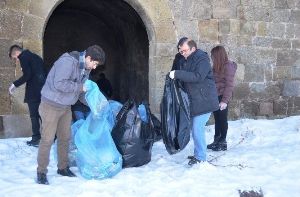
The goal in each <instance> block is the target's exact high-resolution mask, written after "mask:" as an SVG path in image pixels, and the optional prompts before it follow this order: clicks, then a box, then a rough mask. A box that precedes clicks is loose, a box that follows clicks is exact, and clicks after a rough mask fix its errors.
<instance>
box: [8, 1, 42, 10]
mask: <svg viewBox="0 0 300 197" xmlns="http://www.w3.org/2000/svg"><path fill="white" fill-rule="evenodd" d="M37 2H39V1H37ZM29 3H30V0H8V1H7V0H6V6H7V8H9V9H13V10H15V11H19V12H27V10H28V6H29ZM35 3H36V1H35Z"/></svg>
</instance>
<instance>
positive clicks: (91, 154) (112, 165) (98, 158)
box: [72, 80, 122, 179]
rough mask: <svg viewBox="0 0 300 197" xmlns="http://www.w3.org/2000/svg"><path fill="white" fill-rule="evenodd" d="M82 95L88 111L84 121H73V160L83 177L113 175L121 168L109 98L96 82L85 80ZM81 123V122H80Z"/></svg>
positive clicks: (96, 177)
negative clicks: (74, 157) (85, 90)
mask: <svg viewBox="0 0 300 197" xmlns="http://www.w3.org/2000/svg"><path fill="white" fill-rule="evenodd" d="M84 85H85V87H86V88H87V92H86V94H85V99H86V101H87V103H88V105H89V107H90V109H91V113H90V114H89V116H88V117H87V119H86V120H85V121H81V122H76V124H77V125H76V127H72V128H73V129H78V130H77V131H75V132H74V133H76V134H75V145H76V147H77V155H76V164H77V166H78V168H79V171H80V173H81V175H82V176H83V177H84V178H86V179H104V178H108V177H112V176H114V175H116V174H117V173H118V172H120V171H121V169H122V156H121V155H120V153H119V152H118V150H117V148H116V146H115V144H114V141H113V139H112V137H111V130H112V128H113V126H114V124H115V120H114V115H113V112H112V110H111V108H110V105H109V102H108V101H107V99H106V98H105V96H104V95H103V94H102V93H101V92H100V90H99V88H98V86H97V84H96V83H94V82H92V81H90V80H87V81H86V82H85V84H84ZM79 124H80V125H79Z"/></svg>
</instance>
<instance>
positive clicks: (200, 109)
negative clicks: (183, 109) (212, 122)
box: [169, 40, 219, 166]
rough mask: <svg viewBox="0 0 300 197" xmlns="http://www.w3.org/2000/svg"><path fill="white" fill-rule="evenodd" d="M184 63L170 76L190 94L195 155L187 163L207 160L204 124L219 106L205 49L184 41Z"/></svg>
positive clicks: (189, 41)
mask: <svg viewBox="0 0 300 197" xmlns="http://www.w3.org/2000/svg"><path fill="white" fill-rule="evenodd" d="M180 51H181V54H182V55H183V56H184V58H185V59H184V62H183V64H182V66H181V67H182V68H181V69H180V70H173V71H171V72H170V73H169V76H170V78H171V79H179V80H181V81H183V83H184V87H185V89H186V91H187V93H188V95H189V97H190V113H191V117H192V136H193V140H194V155H193V156H189V157H188V158H189V159H190V160H189V162H188V165H190V166H193V165H194V164H197V163H200V162H204V161H206V141H205V128H204V127H205V124H206V122H207V121H208V119H209V117H210V114H211V112H213V111H215V110H217V109H218V104H219V103H218V95H217V90H216V86H215V81H214V79H213V72H212V69H211V66H210V62H209V57H208V55H207V53H206V52H204V51H202V50H200V49H197V44H196V43H195V41H193V40H187V41H185V42H184V43H183V44H182V46H180Z"/></svg>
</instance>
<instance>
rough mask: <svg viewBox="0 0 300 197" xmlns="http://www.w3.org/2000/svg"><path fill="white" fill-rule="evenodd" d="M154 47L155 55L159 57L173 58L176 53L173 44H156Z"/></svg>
mask: <svg viewBox="0 0 300 197" xmlns="http://www.w3.org/2000/svg"><path fill="white" fill-rule="evenodd" d="M156 47H157V48H156V51H157V53H156V54H157V55H160V56H175V54H176V53H178V51H177V48H176V44H174V43H157V45H156Z"/></svg>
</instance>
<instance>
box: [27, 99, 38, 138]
mask: <svg viewBox="0 0 300 197" xmlns="http://www.w3.org/2000/svg"><path fill="white" fill-rule="evenodd" d="M27 105H28V109H29V114H30V119H31V126H32V140H33V141H35V140H39V139H41V133H40V120H41V117H40V114H39V106H40V102H29V103H27Z"/></svg>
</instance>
